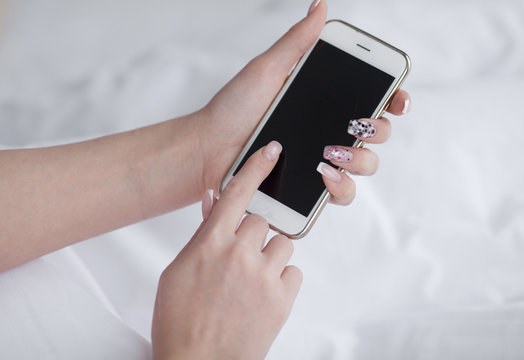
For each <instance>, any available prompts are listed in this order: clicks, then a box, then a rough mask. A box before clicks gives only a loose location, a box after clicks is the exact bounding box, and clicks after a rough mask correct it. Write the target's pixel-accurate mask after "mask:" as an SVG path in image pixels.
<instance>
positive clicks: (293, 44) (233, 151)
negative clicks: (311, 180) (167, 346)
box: [200, 1, 409, 204]
mask: <svg viewBox="0 0 524 360" xmlns="http://www.w3.org/2000/svg"><path fill="white" fill-rule="evenodd" d="M326 10H327V6H326V3H325V1H320V2H319V3H318V6H317V7H316V8H314V9H312V10H311V11H310V13H309V15H308V16H307V17H305V18H304V19H303V20H302V21H300V22H299V23H297V24H296V25H295V26H293V27H292V28H291V29H290V30H289V31H288V32H287V33H286V34H285V35H284V36H283V37H282V38H281V39H280V40H279V41H278V42H276V43H275V44H274V45H273V46H272V47H271V48H270V49H269V50H267V51H266V52H264V53H263V54H261V55H259V56H258V57H256V58H255V59H253V60H252V61H251V62H250V63H249V64H248V65H247V66H246V67H245V68H244V69H243V70H242V71H241V72H240V73H239V74H237V76H235V78H233V79H232V80H231V81H230V82H229V83H228V84H227V85H226V86H225V87H224V88H223V89H222V90H221V91H220V92H219V93H218V94H217V95H216V96H215V97H214V98H213V99H212V100H211V102H210V103H209V104H208V105H207V106H206V107H205V108H204V109H203V110H202V111H201V113H202V115H204V116H202V117H201V120H202V124H201V127H200V129H201V130H200V133H201V134H202V138H201V140H200V141H201V143H202V144H207V143H212V144H213V146H212V147H208V148H207V150H206V152H205V153H204V154H203V156H204V160H203V161H202V163H203V164H204V167H203V168H204V169H205V170H204V174H203V177H204V186H205V188H203V189H201V192H203V191H204V189H214V190H215V191H216V190H218V188H219V186H220V182H221V181H222V179H223V178H224V176H225V174H226V172H227V171H228V170H229V167H230V166H231V165H232V164H233V162H234V160H235V158H236V157H237V156H238V154H239V153H240V151H241V150H242V148H243V146H244V145H245V143H246V142H247V140H248V139H249V136H250V135H251V133H252V132H253V130H254V129H255V127H256V125H257V124H258V122H259V121H260V119H261V118H262V117H263V115H264V113H265V112H266V110H267V108H268V107H269V105H270V104H271V102H272V101H273V99H274V98H275V96H276V95H277V93H278V92H279V91H280V89H281V87H282V84H283V83H284V81H285V80H286V78H287V76H288V73H289V70H290V69H291V68H292V67H293V65H294V64H295V63H296V62H297V61H298V60H299V59H300V57H301V56H302V55H303V54H304V53H305V52H306V51H307V50H308V49H309V48H310V47H311V46H312V45H313V44H314V42H315V41H316V39H317V37H318V35H319V34H320V31H321V30H322V28H323V27H324V23H325V20H326ZM408 105H409V95H408V94H407V93H406V92H405V91H399V92H398V93H397V94H396V95H395V97H394V99H393V101H392V103H391V106H390V107H389V109H388V111H389V112H391V113H393V114H396V115H400V114H401V113H402V111H403V110H404V109H407V106H408ZM372 122H373V124H375V126H376V135H375V136H374V138H367V139H365V140H366V141H368V142H370V143H371V142H373V143H380V142H384V141H385V140H386V139H387V138H388V137H389V134H390V123H389V121H388V120H386V119H380V120H373V121H372ZM326 145H340V144H326ZM201 148H205V147H204V146H202V147H201ZM351 151H352V152H353V159H352V161H351V162H349V163H344V164H342V163H340V162H338V163H334V164H335V165H337V166H341V167H342V168H345V169H348V170H349V171H350V172H351V173H354V174H360V175H370V174H373V173H374V172H375V171H376V169H377V167H378V157H377V156H376V155H375V154H374V153H373V152H372V151H370V150H368V149H355V148H352V149H351ZM329 170H330V169H327V170H326V171H325V173H327V172H328V171H329ZM331 174H332V175H333V177H332V178H331V179H330V178H329V177H328V176H325V175H324V176H323V179H324V182H325V184H326V187H327V189H328V191H329V192H330V193H331V198H330V201H331V202H333V203H336V204H349V203H350V202H351V201H352V200H353V197H354V194H355V184H354V182H353V180H352V179H350V178H349V177H348V176H345V175H343V174H341V173H340V172H339V171H338V170H336V169H334V168H332V171H331Z"/></svg>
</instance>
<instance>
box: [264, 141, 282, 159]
mask: <svg viewBox="0 0 524 360" xmlns="http://www.w3.org/2000/svg"><path fill="white" fill-rule="evenodd" d="M281 152H282V145H280V143H279V142H278V141H275V140H273V141H271V142H270V143H269V144H267V145H266V146H265V147H264V150H262V155H264V156H265V157H266V158H267V159H268V160H275V159H276V158H277V157H278V156H279V155H280V153H281Z"/></svg>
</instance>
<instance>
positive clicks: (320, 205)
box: [220, 19, 411, 239]
mask: <svg viewBox="0 0 524 360" xmlns="http://www.w3.org/2000/svg"><path fill="white" fill-rule="evenodd" d="M332 22H338V23H341V24H343V25H345V26H347V27H349V28H351V29H353V30H354V31H356V32H358V33H361V34H362V35H363V36H365V37H367V38H369V39H371V40H372V41H375V42H378V43H379V44H381V45H383V46H385V47H387V48H389V49H391V50H393V51H394V52H397V53H398V54H399V55H401V56H402V57H403V58H404V60H405V62H406V65H405V68H404V71H403V72H402V73H401V75H400V76H399V77H398V79H397V80H396V82H395V83H394V84H392V85H391V87H390V89H391V90H389V89H388V93H386V94H385V95H388V96H387V97H386V98H385V99H383V100H382V105H381V106H380V107H379V108H377V110H375V112H374V113H373V116H372V118H374V119H377V118H380V117H381V116H382V115H383V114H384V112H385V111H386V110H387V108H388V106H389V104H390V103H391V100H392V99H393V96H394V95H395V94H396V93H397V91H398V89H399V88H400V86H401V85H402V83H403V82H404V80H405V78H406V76H407V75H408V73H409V71H410V70H411V60H410V58H409V56H408V55H407V54H406V53H404V52H403V51H402V50H399V49H398V48H396V47H394V46H392V45H390V44H388V43H386V42H385V41H383V40H381V39H379V38H377V37H375V36H373V35H371V34H369V33H367V32H365V31H363V30H361V29H359V28H357V27H356V26H353V25H351V24H349V23H347V22H345V21H343V20H338V19H332V20H329V21H327V22H326V25H327V24H329V23H332ZM321 37H322V33H321V34H320V36H319V38H318V39H321ZM318 39H317V41H315V44H313V46H311V48H310V49H309V50H308V51H307V52H306V53H305V54H304V55H303V56H302V57H301V58H300V59H299V61H297V63H296V64H295V65H294V66H293V68H292V70H291V71H290V72H289V74H288V76H287V78H286V80H285V81H284V83H283V84H282V87H281V88H280V90H279V92H278V93H277V95H276V96H275V99H274V100H273V101H272V103H271V104H270V106H269V107H268V109H267V110H266V112H265V113H264V115H263V116H262V117H261V118H260V121H259V123H258V124H257V126H256V128H255V129H254V130H253V132H252V134H251V136H250V138H249V140H248V141H247V142H246V145H244V148H243V149H242V151H241V153H240V154H239V156H238V157H237V159H236V160H235V162H234V164H233V165H232V166H231V168H230V170H229V171H228V173H227V175H226V176H225V177H224V180H223V181H222V184H221V186H220V192H222V191H223V190H224V188H225V186H226V185H227V183H228V182H229V180H230V179H231V178H232V174H233V172H234V171H235V170H236V168H237V167H238V165H239V163H240V162H241V160H242V158H243V157H244V155H245V153H246V152H247V150H248V149H249V147H250V146H251V144H252V143H253V141H254V139H255V138H256V136H257V135H258V133H259V132H260V130H261V128H262V127H263V124H262V120H264V119H265V118H266V116H267V115H268V112H269V111H270V110H272V109H273V108H274V106H276V101H277V99H280V98H281V96H282V95H283V93H282V92H283V89H284V88H285V87H286V85H287V84H288V82H292V81H293V79H291V78H294V75H296V74H295V72H296V71H297V70H298V71H299V70H300V68H301V66H298V65H299V64H301V62H302V61H303V60H305V59H304V58H307V57H308V56H309V54H310V52H311V50H312V49H313V48H314V47H315V45H316V44H317V42H318ZM329 43H330V44H332V45H335V44H333V43H332V42H329ZM335 46H336V45H335ZM359 46H360V45H359ZM361 47H362V46H361ZM364 49H365V48H364ZM344 51H346V50H344ZM350 54H352V53H350ZM352 55H353V56H356V55H354V54H352ZM363 61H364V60H363ZM382 71H384V70H382ZM264 124H265V122H264ZM364 145H365V142H364V141H362V140H358V139H357V141H356V142H355V144H353V146H354V147H358V148H362V147H364ZM339 170H341V171H342V172H344V173H348V172H347V171H346V170H344V169H341V168H339ZM257 192H259V191H258V190H257ZM259 193H261V192H259ZM261 194H263V195H265V196H266V197H269V196H267V195H266V194H264V193H261ZM329 195H330V194H329V192H328V191H327V189H326V190H324V192H323V193H322V195H321V196H320V198H319V200H318V201H317V203H316V204H315V206H314V208H313V210H312V213H310V214H309V215H308V216H307V217H305V218H306V225H305V226H304V227H303V229H302V230H300V231H299V232H298V233H295V234H289V233H287V232H286V231H283V230H282V229H280V228H278V227H276V226H274V225H272V224H271V223H269V226H270V228H271V229H273V230H275V231H277V232H279V233H282V234H284V235H286V236H287V237H289V238H291V239H300V238H302V237H304V236H305V235H306V234H307V233H308V232H309V231H310V230H311V228H312V226H313V224H314V223H315V221H316V220H317V219H318V217H319V215H320V213H321V212H322V210H323V209H324V207H325V206H326V204H327V202H328V201H329ZM271 199H272V198H271ZM272 200H273V201H275V202H277V201H276V200H275V199H272ZM279 204H280V205H282V206H285V205H283V204H281V203H279ZM288 209H290V210H291V211H293V212H294V210H293V209H291V208H288ZM246 212H247V213H248V214H251V212H250V211H249V210H246ZM297 214H298V213H297ZM300 216H302V217H304V216H303V215H300ZM308 218H309V220H308Z"/></svg>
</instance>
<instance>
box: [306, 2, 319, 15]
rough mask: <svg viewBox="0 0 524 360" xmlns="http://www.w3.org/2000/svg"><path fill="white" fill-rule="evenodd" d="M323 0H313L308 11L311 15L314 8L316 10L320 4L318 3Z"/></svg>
mask: <svg viewBox="0 0 524 360" xmlns="http://www.w3.org/2000/svg"><path fill="white" fill-rule="evenodd" d="M320 1H321V0H313V2H312V3H311V5H310V6H309V10H308V12H307V14H308V15H310V14H311V13H312V12H313V10H315V8H316V7H317V6H318V4H319V3H320Z"/></svg>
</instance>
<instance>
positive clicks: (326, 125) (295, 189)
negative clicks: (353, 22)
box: [235, 40, 395, 217]
mask: <svg viewBox="0 0 524 360" xmlns="http://www.w3.org/2000/svg"><path fill="white" fill-rule="evenodd" d="M394 79H395V78H394V77H393V76H391V75H389V74H387V73H385V72H383V71H381V70H379V69H377V68H375V67H373V66H372V65H370V64H368V63H366V62H364V61H362V60H359V59H358V58H356V57H354V56H352V55H350V54H348V53H346V52H344V51H342V50H340V49H339V48H337V47H335V46H333V45H331V44H329V43H327V42H325V41H323V40H319V41H318V42H317V44H316V46H315V47H314V49H313V50H312V52H311V54H310V56H309V57H308V59H307V60H306V62H305V63H304V65H303V66H302V68H301V69H300V71H299V73H298V74H297V75H296V77H295V78H294V80H293V82H292V83H291V84H290V86H289V87H288V89H287V91H286V93H285V94H284V95H283V97H282V98H281V100H280V102H279V104H278V105H277V106H276V107H275V109H274V111H273V113H272V114H271V116H270V117H269V119H268V120H267V122H266V124H265V126H264V127H263V128H262V130H261V131H260V133H259V134H258V136H257V138H256V139H255V141H254V142H253V144H252V145H251V147H250V149H249V150H248V152H247V154H246V155H245V156H244V158H243V159H242V161H241V162H240V164H239V166H238V167H237V169H236V170H235V174H236V173H237V172H238V170H239V169H240V168H241V167H242V165H243V164H244V163H245V161H246V159H247V158H248V157H249V156H250V155H251V154H253V153H254V152H255V151H256V150H258V149H260V148H261V147H263V146H265V145H266V144H267V143H269V142H270V141H271V140H277V141H278V142H280V144H282V147H283V150H282V153H281V155H280V158H279V160H278V162H277V165H276V166H275V168H274V169H273V171H272V172H271V174H270V175H269V176H268V177H267V178H266V180H265V181H264V182H263V183H262V185H261V186H260V187H259V190H260V191H262V192H263V193H265V194H266V195H268V196H270V197H272V198H274V199H276V200H277V201H279V202H280V203H282V204H284V205H286V206H287V207H289V208H291V209H293V210H295V211H296V212H298V213H300V214H302V215H304V216H306V217H307V216H308V215H309V214H310V212H311V211H312V210H313V208H314V206H315V204H316V202H317V201H318V199H319V197H320V196H321V195H322V193H323V192H324V190H325V185H324V183H323V181H322V177H321V175H320V174H319V173H318V172H317V171H316V167H317V165H318V163H319V161H323V160H324V159H323V157H322V154H323V150H324V146H326V145H345V146H351V145H353V144H354V143H355V141H356V139H355V137H353V136H351V135H349V134H348V133H347V127H348V123H349V120H351V119H359V118H363V117H370V116H371V115H372V114H373V112H374V111H375V109H376V108H377V106H378V105H379V103H380V101H381V100H382V98H383V96H384V94H385V93H386V91H387V90H388V89H389V87H390V85H391V84H392V82H393V81H394Z"/></svg>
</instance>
